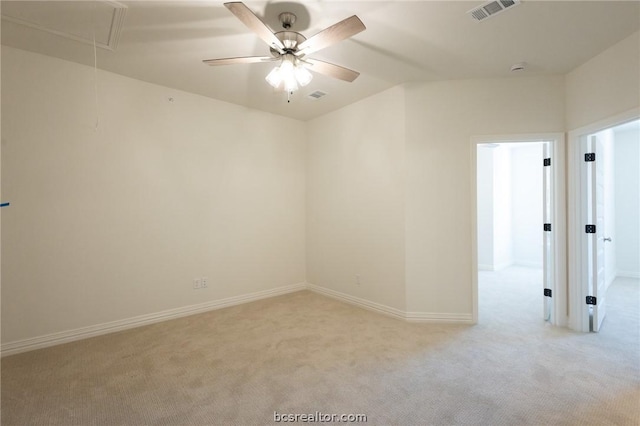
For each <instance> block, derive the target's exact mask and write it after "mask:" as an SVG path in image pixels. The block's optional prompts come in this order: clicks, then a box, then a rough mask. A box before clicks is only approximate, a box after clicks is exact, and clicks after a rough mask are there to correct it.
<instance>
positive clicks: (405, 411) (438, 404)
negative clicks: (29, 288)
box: [2, 268, 640, 426]
mask: <svg viewBox="0 0 640 426" xmlns="http://www.w3.org/2000/svg"><path fill="white" fill-rule="evenodd" d="M536 274H537V272H535V271H533V273H532V271H527V270H524V268H509V269H507V270H505V271H503V272H501V273H497V274H492V273H484V272H483V273H481V277H480V280H481V286H480V323H479V324H478V325H476V326H456V325H430V324H410V323H406V322H403V321H399V320H395V319H393V318H388V317H385V316H382V315H378V314H375V313H372V312H368V311H366V310H362V309H359V308H356V307H353V306H350V305H347V304H344V303H341V302H338V301H335V300H332V299H329V298H326V297H323V296H320V295H317V294H314V293H311V292H307V291H303V292H298V293H294V294H290V295H286V296H282V297H277V298H273V299H269V300H263V301H259V302H254V303H250V304H246V305H242V306H236V307H232V308H228V309H223V310H219V311H213V312H209V313H205V314H200V315H195V316H191V317H187V318H181V319H177V320H173V321H168V322H164V323H159V324H155V325H151V326H147V327H142V328H138V329H134V330H128V331H125V332H120V333H115V334H111V335H107V336H101V337H97V338H93V339H88V340H84V341H80V342H74V343H70V344H65V345H61V346H57V347H52V348H48V349H43V350H38V351H33V352H28V353H24V354H19V355H14V356H10V357H6V358H3V359H2V424H3V425H29V426H35V425H226V424H229V425H231V424H238V425H254V424H255V425H261V424H272V423H273V419H274V411H276V412H278V413H281V414H283V413H315V412H316V411H319V412H322V413H335V414H343V413H344V414H349V413H353V414H365V415H366V416H367V424H375V425H574V424H575V425H586V424H592V425H638V424H640V320H639V314H638V311H639V309H638V307H639V303H640V291H639V290H640V289H639V287H640V284H639V283H638V280H618V281H617V282H616V283H614V285H613V286H612V287H611V290H610V293H609V294H608V302H609V310H608V314H607V315H608V316H607V318H606V319H605V324H604V326H603V330H602V332H601V333H599V334H580V333H573V332H570V331H568V330H566V329H557V328H552V327H549V326H547V325H545V324H544V322H543V321H542V320H541V318H542V305H541V301H540V299H541V298H537V299H535V300H537V302H531V300H532V299H531V298H530V297H528V296H527V292H531V294H535V295H539V293H540V288H541V287H540V286H538V285H537V284H536V282H537V281H536V280H538V279H539V277H536Z"/></svg>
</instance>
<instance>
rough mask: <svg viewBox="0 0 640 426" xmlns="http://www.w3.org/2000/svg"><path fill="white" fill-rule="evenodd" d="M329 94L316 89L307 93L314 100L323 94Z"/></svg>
mask: <svg viewBox="0 0 640 426" xmlns="http://www.w3.org/2000/svg"><path fill="white" fill-rule="evenodd" d="M326 95H327V94H326V93H324V92H321V91H320V90H316V91H315V92H313V93H310V94H309V95H307V98H309V99H311V100H313V101H317V100H318V99H320V98H321V97H323V96H326Z"/></svg>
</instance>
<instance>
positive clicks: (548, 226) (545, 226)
mask: <svg viewBox="0 0 640 426" xmlns="http://www.w3.org/2000/svg"><path fill="white" fill-rule="evenodd" d="M544 230H545V231H551V224H550V223H545V224H544Z"/></svg>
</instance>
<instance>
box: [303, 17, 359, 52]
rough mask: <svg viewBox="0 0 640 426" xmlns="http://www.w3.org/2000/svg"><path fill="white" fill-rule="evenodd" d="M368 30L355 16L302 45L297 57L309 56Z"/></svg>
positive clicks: (325, 30) (326, 29) (321, 32)
mask: <svg viewBox="0 0 640 426" xmlns="http://www.w3.org/2000/svg"><path fill="white" fill-rule="evenodd" d="M366 29H367V27H365V26H364V24H363V23H362V21H361V20H360V18H358V17H357V16H356V15H353V16H352V17H350V18H347V19H344V20H342V21H340V22H338V23H337V24H333V25H332V26H330V27H329V28H325V29H324V30H322V31H320V32H319V33H318V34H316V35H314V36H313V37H311V38H308V39H307V40H305V41H303V42H302V43H300V45H299V46H298V51H297V52H296V53H295V54H296V56H300V55H308V54H309V53H312V52H316V51H318V50H320V49H324V48H325V47H327V46H330V45H332V44H334V43H337V42H339V41H341V40H344V39H346V38H349V37H351V36H354V35H356V34H358V33H359V32H360V31H364V30H366Z"/></svg>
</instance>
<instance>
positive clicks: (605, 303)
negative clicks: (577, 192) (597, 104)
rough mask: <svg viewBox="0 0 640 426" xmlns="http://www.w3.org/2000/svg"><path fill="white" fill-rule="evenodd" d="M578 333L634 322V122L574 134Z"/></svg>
mask: <svg viewBox="0 0 640 426" xmlns="http://www.w3.org/2000/svg"><path fill="white" fill-rule="evenodd" d="M580 145H581V149H582V153H583V155H584V161H583V162H582V165H581V166H582V167H581V173H582V174H581V176H582V179H581V192H582V200H583V201H582V210H583V211H582V219H583V223H584V227H585V231H584V234H583V235H582V238H581V253H582V259H583V262H582V272H583V276H584V277H585V278H586V279H584V280H583V281H582V283H583V286H582V288H581V290H582V293H583V298H582V297H581V298H580V299H579V300H584V302H585V305H583V306H582V309H579V310H578V311H579V312H581V313H582V318H581V322H582V329H583V330H584V331H601V330H604V331H608V332H613V333H624V332H625V330H627V331H628V330H629V327H633V328H634V329H635V333H637V327H638V324H639V323H640V321H639V318H638V306H637V303H638V300H639V298H640V219H639V217H640V120H634V121H630V122H627V123H624V124H621V125H616V126H613V127H609V128H606V129H603V130H599V131H597V132H593V133H585V134H583V135H581V136H580Z"/></svg>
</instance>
